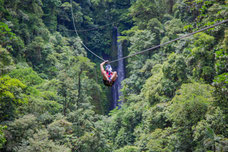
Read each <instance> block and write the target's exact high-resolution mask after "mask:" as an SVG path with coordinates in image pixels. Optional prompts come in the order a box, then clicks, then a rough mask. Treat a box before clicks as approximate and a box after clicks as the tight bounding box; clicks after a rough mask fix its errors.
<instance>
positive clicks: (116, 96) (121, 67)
mask: <svg viewBox="0 0 228 152" xmlns="http://www.w3.org/2000/svg"><path fill="white" fill-rule="evenodd" d="M115 33H116V36H115V44H116V46H117V56H118V59H119V58H122V57H123V49H122V42H118V39H119V36H120V34H119V32H118V30H117V28H115ZM117 74H118V79H117V80H116V82H115V84H114V85H113V88H112V93H113V108H116V106H118V108H120V107H121V104H122V101H118V100H119V98H120V96H121V95H122V92H121V91H120V90H121V89H122V86H121V82H122V81H123V80H124V77H125V72H124V62H123V60H120V61H118V66H117Z"/></svg>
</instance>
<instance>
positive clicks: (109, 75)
mask: <svg viewBox="0 0 228 152" xmlns="http://www.w3.org/2000/svg"><path fill="white" fill-rule="evenodd" d="M106 74H107V75H108V79H109V81H111V78H112V72H109V71H106Z"/></svg>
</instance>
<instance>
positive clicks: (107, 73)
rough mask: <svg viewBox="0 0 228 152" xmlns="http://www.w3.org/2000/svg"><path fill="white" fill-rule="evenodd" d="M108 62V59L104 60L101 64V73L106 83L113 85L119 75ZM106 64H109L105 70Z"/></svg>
mask: <svg viewBox="0 0 228 152" xmlns="http://www.w3.org/2000/svg"><path fill="white" fill-rule="evenodd" d="M107 63H108V61H104V62H102V63H101V64H100V69H101V74H102V76H103V82H104V85H106V86H109V87H111V86H112V85H113V84H114V83H115V81H116V79H117V77H118V75H117V72H116V71H114V72H112V67H111V65H109V64H107ZM105 64H107V65H106V66H105V70H104V67H103V66H104V65H105Z"/></svg>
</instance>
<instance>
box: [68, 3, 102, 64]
mask: <svg viewBox="0 0 228 152" xmlns="http://www.w3.org/2000/svg"><path fill="white" fill-rule="evenodd" d="M70 3H71V15H72V21H73V25H74V31H75V33H76V35H77V36H78V37H80V36H79V34H78V32H77V28H76V25H75V20H74V12H73V3H72V0H70ZM80 43H81V44H82V45H83V46H84V48H85V49H86V50H88V51H89V52H90V53H92V54H93V55H94V56H96V57H97V58H99V59H101V60H102V61H105V60H104V59H103V58H101V57H100V56H98V55H97V54H95V53H94V52H93V51H91V50H90V49H89V48H88V47H87V46H86V45H85V44H84V43H83V42H82V41H80Z"/></svg>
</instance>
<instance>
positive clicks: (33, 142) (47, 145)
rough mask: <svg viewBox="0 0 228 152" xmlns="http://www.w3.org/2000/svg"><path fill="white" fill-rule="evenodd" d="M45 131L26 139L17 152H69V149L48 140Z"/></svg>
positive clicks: (39, 131)
mask: <svg viewBox="0 0 228 152" xmlns="http://www.w3.org/2000/svg"><path fill="white" fill-rule="evenodd" d="M48 136H49V135H48V132H47V130H45V129H44V130H38V132H37V133H35V134H33V135H32V137H30V138H28V141H26V142H24V143H22V145H21V146H19V148H18V152H30V151H46V152H70V151H71V150H70V148H68V147H66V146H64V145H60V144H57V143H54V142H53V141H52V140H49V139H48Z"/></svg>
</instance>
